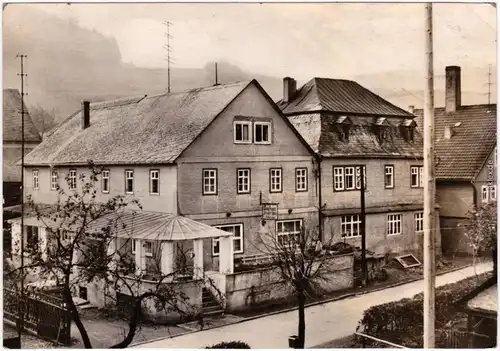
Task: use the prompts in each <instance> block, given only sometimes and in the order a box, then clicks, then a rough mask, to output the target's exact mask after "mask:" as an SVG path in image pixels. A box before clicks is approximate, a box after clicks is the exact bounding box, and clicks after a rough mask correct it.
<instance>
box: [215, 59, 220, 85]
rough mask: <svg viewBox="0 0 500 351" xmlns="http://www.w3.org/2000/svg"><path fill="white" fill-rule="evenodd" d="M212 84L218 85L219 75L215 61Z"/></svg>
mask: <svg viewBox="0 0 500 351" xmlns="http://www.w3.org/2000/svg"><path fill="white" fill-rule="evenodd" d="M214 85H219V77H218V74H217V62H216V63H215V84H214Z"/></svg>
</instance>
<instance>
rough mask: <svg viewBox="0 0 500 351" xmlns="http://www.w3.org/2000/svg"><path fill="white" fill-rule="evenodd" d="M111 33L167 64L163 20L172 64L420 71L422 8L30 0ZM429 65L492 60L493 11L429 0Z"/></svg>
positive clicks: (126, 51) (300, 74) (143, 59)
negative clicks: (166, 23)
mask: <svg viewBox="0 0 500 351" xmlns="http://www.w3.org/2000/svg"><path fill="white" fill-rule="evenodd" d="M29 6H36V7H37V8H38V9H42V10H43V11H46V12H48V13H50V14H54V15H57V16H59V17H61V18H64V19H72V20H74V21H76V22H77V23H78V24H79V25H80V26H82V27H85V28H89V29H93V30H96V31H98V32H101V33H103V34H105V35H108V36H113V37H115V38H116V40H117V42H118V45H119V48H120V52H121V55H122V60H123V61H124V62H129V63H133V64H135V65H137V66H142V67H165V66H166V62H165V60H164V56H165V51H164V49H163V48H162V47H163V44H164V43H165V40H164V36H165V26H164V25H163V22H164V21H170V22H172V23H173V25H172V27H171V34H172V36H173V39H172V40H171V42H170V44H171V46H172V49H173V53H172V55H173V58H174V60H175V66H176V67H192V68H194V67H203V66H204V65H205V64H206V63H207V62H210V61H220V60H225V61H228V62H231V63H232V64H235V65H238V66H239V67H240V68H242V69H244V70H247V71H250V72H258V73H260V74H266V75H273V76H281V77H282V76H286V75H287V74H288V72H296V76H297V77H296V78H299V79H300V78H303V79H307V78H309V77H313V76H323V77H339V78H340V77H344V76H352V75H359V74H373V73H380V72H385V71H392V72H394V71H399V70H418V71H420V72H422V73H423V72H424V67H425V65H424V63H425V56H424V23H425V13H424V4H423V3H419V4H412V3H409V4H402V3H392V4H387V3H385V4H374V3H370V4H360V3H343V4H342V3H340V4H339V3H334V4H328V3H316V4H304V3H296V4H278V3H274V4H271V3H264V4H258V3H253V4H248V3H246V4H236V3H233V4H229V3H225V4H186V3H185V4H178V3H177V4H173V3H171V4H168V3H163V4H158V3H156V4H145V3H144V4H109V3H108V4H104V3H103V4H71V5H67V4H34V5H29ZM433 7H434V56H435V69H436V70H440V71H442V72H444V67H445V66H446V65H460V66H467V67H485V66H487V65H488V64H493V65H496V52H497V48H496V9H495V8H494V7H492V6H491V5H487V4H465V3H462V4H434V6H433Z"/></svg>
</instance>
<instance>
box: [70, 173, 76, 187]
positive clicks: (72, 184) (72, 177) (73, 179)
mask: <svg viewBox="0 0 500 351" xmlns="http://www.w3.org/2000/svg"><path fill="white" fill-rule="evenodd" d="M68 186H69V190H75V189H76V169H70V170H69V178H68Z"/></svg>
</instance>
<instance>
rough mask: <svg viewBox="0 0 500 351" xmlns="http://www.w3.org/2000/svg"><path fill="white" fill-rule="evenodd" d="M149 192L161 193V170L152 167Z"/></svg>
mask: <svg viewBox="0 0 500 351" xmlns="http://www.w3.org/2000/svg"><path fill="white" fill-rule="evenodd" d="M149 193H150V194H159V193H160V171H159V170H157V169H152V170H150V171H149Z"/></svg>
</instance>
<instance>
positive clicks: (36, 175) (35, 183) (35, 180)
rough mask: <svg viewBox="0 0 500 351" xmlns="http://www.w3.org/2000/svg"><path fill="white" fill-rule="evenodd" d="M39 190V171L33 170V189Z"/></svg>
mask: <svg viewBox="0 0 500 351" xmlns="http://www.w3.org/2000/svg"><path fill="white" fill-rule="evenodd" d="M39 188H40V178H39V170H38V169H34V170H33V189H35V190H37V189H39Z"/></svg>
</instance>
